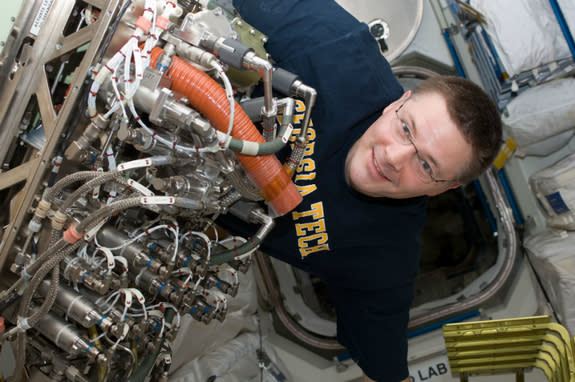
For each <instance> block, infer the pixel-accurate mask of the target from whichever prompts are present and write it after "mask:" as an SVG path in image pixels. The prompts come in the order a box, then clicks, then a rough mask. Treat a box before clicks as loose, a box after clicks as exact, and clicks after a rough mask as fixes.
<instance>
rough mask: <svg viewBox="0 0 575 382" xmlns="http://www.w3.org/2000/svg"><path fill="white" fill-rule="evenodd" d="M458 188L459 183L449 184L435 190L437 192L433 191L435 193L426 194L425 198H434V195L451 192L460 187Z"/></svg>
mask: <svg viewBox="0 0 575 382" xmlns="http://www.w3.org/2000/svg"><path fill="white" fill-rule="evenodd" d="M460 186H461V183H451V184H449V185H447V186H445V187H441V188H439V189H437V190H435V191H431V192H428V193H427V194H426V195H427V196H436V195H439V194H443V193H444V192H446V191H449V190H453V189H454V188H457V187H460Z"/></svg>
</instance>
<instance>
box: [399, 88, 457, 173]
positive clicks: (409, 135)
mask: <svg viewBox="0 0 575 382" xmlns="http://www.w3.org/2000/svg"><path fill="white" fill-rule="evenodd" d="M407 100H409V97H408V98H407V99H405V101H403V102H402V103H401V105H399V107H398V108H397V109H395V116H396V117H397V120H398V121H399V123H400V124H401V128H402V133H403V134H404V135H407V139H408V140H409V143H410V144H411V145H412V146H413V149H414V150H415V155H416V156H417V159H418V160H419V161H420V162H422V163H427V165H428V166H429V171H427V170H424V171H425V172H426V173H427V174H428V175H429V178H430V180H431V182H428V183H427V184H430V183H446V182H456V180H453V179H437V178H436V177H435V176H434V175H433V168H432V167H431V165H430V164H429V162H428V161H427V160H425V159H424V158H423V157H422V156H421V154H420V152H419V150H418V149H417V146H416V145H415V138H414V137H413V134H412V133H411V128H410V127H409V125H408V124H407V122H405V121H404V120H403V119H401V117H400V116H399V111H400V110H401V108H402V107H403V105H405V103H406V102H407ZM401 143H402V144H404V145H406V144H408V143H404V142H401ZM420 179H421V178H420ZM424 183H425V182H424Z"/></svg>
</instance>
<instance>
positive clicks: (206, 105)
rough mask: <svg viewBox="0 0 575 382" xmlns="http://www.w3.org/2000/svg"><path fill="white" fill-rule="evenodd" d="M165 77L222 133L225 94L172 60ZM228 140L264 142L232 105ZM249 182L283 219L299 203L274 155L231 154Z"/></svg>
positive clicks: (156, 53)
mask: <svg viewBox="0 0 575 382" xmlns="http://www.w3.org/2000/svg"><path fill="white" fill-rule="evenodd" d="M161 53H162V49H161V48H157V47H156V48H154V49H153V50H152V55H151V56H152V59H151V63H152V65H156V61H157V59H158V57H159V55H160V54H161ZM167 74H168V75H169V76H170V77H171V79H172V90H173V91H174V92H176V93H180V94H181V95H183V96H184V97H186V98H187V99H188V101H189V102H190V103H191V104H192V105H193V106H194V108H196V109H197V110H198V111H199V112H200V113H202V114H203V115H204V116H206V117H207V118H208V119H209V120H210V122H211V123H212V124H213V125H214V126H215V127H216V129H218V130H220V131H222V132H226V131H227V130H228V123H229V118H230V106H229V101H228V99H227V97H226V91H225V90H224V89H223V88H222V87H221V86H220V85H219V84H218V83H217V82H216V81H215V80H214V79H213V78H211V77H210V76H208V75H207V74H205V73H204V72H202V71H201V70H199V69H197V68H195V67H194V66H192V65H191V64H189V63H187V62H186V61H184V60H182V59H181V58H179V57H176V56H174V57H173V60H172V65H171V66H170V69H169V70H168V72H167ZM232 137H234V138H236V139H240V140H245V141H251V142H258V143H263V142H265V140H264V138H263V137H262V135H261V134H260V133H259V131H258V129H257V128H256V127H255V126H254V124H253V123H252V121H251V120H250V118H249V117H248V116H247V114H246V113H245V112H244V111H243V109H242V108H241V107H240V106H239V105H238V104H236V107H235V111H234V128H233V130H232ZM235 154H236V156H237V157H238V160H239V161H240V163H241V164H242V165H243V166H244V168H245V169H246V171H247V172H248V174H249V176H250V178H251V179H252V181H253V182H254V183H255V184H256V186H257V187H258V188H259V189H260V190H261V192H262V196H263V198H264V199H265V200H266V202H268V204H269V205H270V206H271V208H272V209H273V210H274V212H275V213H276V214H277V215H278V216H281V215H284V214H286V213H288V212H290V211H291V210H293V209H294V208H295V207H296V206H297V205H298V204H299V203H300V202H301V200H302V198H301V195H300V193H299V192H298V190H297V188H296V187H295V185H294V184H293V182H292V181H291V179H290V177H289V176H288V175H287V174H286V172H285V171H284V170H283V169H282V166H281V164H280V162H279V160H278V159H277V158H276V156H275V155H273V154H270V155H261V156H250V155H244V154H240V153H235Z"/></svg>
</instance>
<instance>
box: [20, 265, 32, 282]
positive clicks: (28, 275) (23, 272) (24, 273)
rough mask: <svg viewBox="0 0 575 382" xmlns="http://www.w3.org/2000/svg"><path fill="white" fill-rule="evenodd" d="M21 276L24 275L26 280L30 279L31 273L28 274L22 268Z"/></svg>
mask: <svg viewBox="0 0 575 382" xmlns="http://www.w3.org/2000/svg"><path fill="white" fill-rule="evenodd" d="M21 275H22V277H24V278H25V279H26V280H30V279H31V278H32V275H31V274H29V273H28V272H27V271H26V268H22V272H21Z"/></svg>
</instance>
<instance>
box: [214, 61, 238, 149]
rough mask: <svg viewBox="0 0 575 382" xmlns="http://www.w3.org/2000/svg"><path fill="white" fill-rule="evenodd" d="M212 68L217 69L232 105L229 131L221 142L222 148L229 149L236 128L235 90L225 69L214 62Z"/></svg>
mask: <svg viewBox="0 0 575 382" xmlns="http://www.w3.org/2000/svg"><path fill="white" fill-rule="evenodd" d="M212 66H213V67H214V69H216V71H217V73H218V76H219V77H220V78H221V80H222V81H223V83H224V89H225V91H226V97H227V98H228V102H229V104H230V119H229V122H228V131H227V132H226V136H225V138H224V139H223V140H222V141H220V144H222V146H223V147H224V148H227V147H228V146H229V143H230V141H231V140H230V139H229V138H230V136H231V134H232V129H233V127H234V114H235V106H236V103H235V100H234V90H233V87H232V84H231V82H230V80H229V78H228V76H227V75H226V72H225V71H224V68H223V67H222V66H221V65H220V64H219V63H217V62H216V61H213V62H212Z"/></svg>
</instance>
